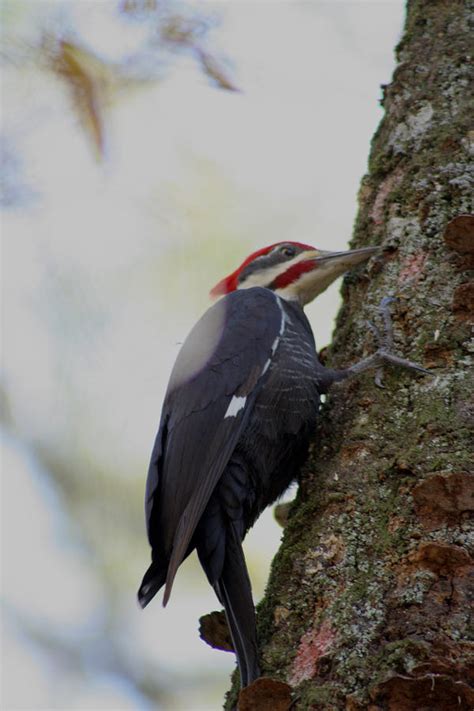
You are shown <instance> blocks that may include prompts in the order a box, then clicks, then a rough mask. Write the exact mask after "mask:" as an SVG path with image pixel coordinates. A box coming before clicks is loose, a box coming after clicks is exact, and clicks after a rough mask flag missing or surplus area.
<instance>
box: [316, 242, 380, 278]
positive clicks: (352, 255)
mask: <svg viewBox="0 0 474 711" xmlns="http://www.w3.org/2000/svg"><path fill="white" fill-rule="evenodd" d="M379 251H380V247H361V249H349V250H347V251H345V252H326V251H324V250H322V249H320V250H319V251H318V252H317V253H316V255H315V256H314V257H312V259H314V261H315V262H316V263H317V265H318V266H319V265H321V266H322V265H323V264H325V263H326V264H327V263H328V262H329V263H330V265H331V266H334V267H335V266H336V265H337V266H338V267H341V270H340V273H342V271H345V270H346V269H349V268H350V267H353V266H354V265H355V264H360V263H361V262H365V261H366V260H367V259H369V257H371V256H372V254H376V253H377V252H379ZM338 271H339V270H338Z"/></svg>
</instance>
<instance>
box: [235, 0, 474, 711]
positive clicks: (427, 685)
mask: <svg viewBox="0 0 474 711" xmlns="http://www.w3.org/2000/svg"><path fill="white" fill-rule="evenodd" d="M469 5H470V3H469V2H463V1H462V0H411V1H409V2H408V12H407V20H406V26H405V31H404V36H403V39H402V41H401V43H400V45H399V47H398V50H397V51H398V55H397V58H398V67H397V69H396V71H395V73H394V77H393V81H392V84H391V85H390V86H388V87H386V89H385V97H384V106H385V110H386V113H385V117H384V119H383V121H382V123H381V125H380V127H379V129H378V131H377V133H376V135H375V137H374V140H373V144H372V151H371V156H370V161H369V170H370V172H369V174H368V175H367V176H366V177H365V178H364V179H363V181H362V186H361V190H360V209H359V215H358V218H357V223H356V227H355V236H354V240H353V244H352V246H353V247H361V246H365V245H373V244H378V245H381V246H382V247H383V252H382V254H381V256H380V258H378V259H376V260H373V264H372V266H371V267H370V271H369V273H367V272H364V271H363V270H362V271H359V272H358V273H357V274H356V275H354V276H350V277H348V278H346V279H345V282H344V286H343V295H344V304H343V307H342V309H341V312H340V314H339V317H338V320H337V330H336V334H335V340H334V344H333V346H332V348H331V351H330V354H329V364H330V365H331V366H332V367H341V366H343V365H348V364H350V363H353V362H355V361H357V360H358V359H360V358H362V357H364V356H366V355H368V354H369V353H370V352H373V350H374V349H375V344H374V338H373V336H372V333H371V331H370V329H368V328H367V324H366V322H367V320H372V321H373V320H374V315H375V314H376V308H377V305H378V303H379V302H380V300H381V298H382V297H384V296H387V295H394V296H396V297H397V300H396V301H395V302H394V303H393V304H392V315H393V321H394V324H393V325H394V336H395V344H396V349H397V352H398V354H399V355H402V356H403V357H405V358H409V359H410V360H414V361H418V362H420V363H421V364H423V365H424V366H425V367H427V368H430V369H432V371H433V375H432V376H425V377H423V376H420V375H415V374H414V373H411V372H407V371H401V370H396V369H388V368H386V369H385V372H384V385H385V389H380V388H378V387H377V386H376V385H375V383H374V376H373V373H372V374H370V373H369V374H367V375H365V376H364V377H361V378H359V379H358V380H353V381H351V382H347V383H345V384H343V385H341V386H337V389H335V391H334V392H333V393H332V394H331V395H330V397H329V399H328V402H327V403H326V405H325V406H324V409H323V413H322V418H321V425H320V431H319V432H318V433H317V435H316V437H315V440H314V445H313V448H312V454H311V457H310V460H309V462H308V465H307V466H306V468H305V470H304V472H303V473H302V477H301V484H300V489H299V493H298V497H297V500H296V502H295V504H294V505H293V507H292V509H291V512H290V517H289V521H288V524H287V526H286V529H285V534H284V540H283V544H282V546H281V549H280V551H279V553H278V554H277V556H276V558H275V560H274V563H273V568H272V574H271V578H270V581H269V585H268V589H267V593H266V596H265V599H264V600H263V602H262V603H261V605H260V607H259V635H260V640H261V652H262V663H263V670H264V674H265V675H268V676H271V677H274V678H278V679H281V680H283V681H285V682H287V683H288V684H290V685H291V687H292V688H293V689H294V699H296V700H295V701H294V704H293V706H292V707H291V708H292V709H350V710H351V711H355V710H358V709H371V710H372V711H375V710H376V709H377V710H378V709H390V710H398V711H407V710H409V709H422V708H423V709H440V710H441V709H443V711H446V710H449V709H453V710H454V709H456V711H459V710H460V709H468V708H469V709H472V708H474V691H473V688H472V687H471V686H470V685H469V669H468V667H469V661H471V670H472V661H473V659H472V656H470V652H472V647H470V646H469V641H468V637H467V630H468V623H469V616H470V613H471V609H470V600H469V594H470V593H471V594H472V592H473V585H472V577H471V587H469V582H468V580H469V574H470V573H471V574H472V570H473V569H472V558H471V553H472V549H470V548H469V536H470V534H472V528H470V526H469V513H470V512H471V513H472V510H473V508H474V506H473V494H474V488H473V483H474V476H473V475H472V470H471V473H469V468H470V456H469V455H470V452H469V432H468V430H469V417H470V415H471V416H472V392H473V387H472V380H471V385H470V386H469V383H468V372H469V371H468V355H469V351H468V338H469V326H468V321H469V315H470V314H469V311H470V309H471V314H472V302H473V284H472V282H469V281H468V273H467V270H468V269H469V268H472V266H473V249H474V227H473V220H474V218H471V217H469V216H467V215H465V216H463V217H459V215H461V214H462V213H468V212H469V211H472V203H471V201H472V195H473V192H472V191H473V186H472V183H471V184H470V177H471V176H470V170H472V163H471V162H470V160H471V159H470V155H469V148H470V146H469V142H470V141H471V143H472V139H473V132H472V115H473V114H472V100H471V102H470V98H471V97H470V95H469V52H470V49H471V50H472V37H473V35H472V34H469V29H468V20H469V9H470V8H469ZM471 10H472V6H471ZM470 128H471V131H470ZM471 149H472V146H471ZM471 155H472V154H471ZM453 218H456V219H453ZM313 326H314V329H315V334H316V339H317V323H316V324H313ZM470 398H471V403H470V402H469V399H470ZM471 543H472V537H471ZM471 681H472V676H471ZM229 704H230V701H229ZM249 708H250V706H249ZM254 708H255V709H257V708H258V705H255V707H254ZM262 708H263V707H262ZM265 708H266V707H265ZM278 708H279V707H278V704H275V705H274V706H273V709H274V710H275V711H276V710H277V709H278ZM282 708H283V706H282Z"/></svg>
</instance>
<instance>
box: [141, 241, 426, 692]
mask: <svg viewBox="0 0 474 711" xmlns="http://www.w3.org/2000/svg"><path fill="white" fill-rule="evenodd" d="M377 251H378V249H377V248H376V247H366V248H363V249H355V250H351V251H347V252H326V251H322V250H317V249H315V248H314V247H310V246H308V245H305V244H300V243H296V242H282V243H278V244H274V245H271V246H269V247H265V248H264V249H261V250H259V251H258V252H254V253H253V254H251V255H250V256H249V257H248V258H247V259H246V260H245V261H244V262H243V264H241V266H240V267H239V268H238V269H237V270H236V271H235V272H233V273H232V274H230V275H229V276H228V277H226V278H225V279H223V280H222V281H220V282H219V283H218V284H217V285H216V286H215V287H214V289H213V290H212V292H211V294H212V295H213V296H219V295H223V298H222V299H221V300H220V301H218V302H217V303H216V304H214V306H212V307H211V308H210V309H208V311H206V313H205V314H204V316H202V318H201V319H200V320H199V321H198V323H197V324H196V325H195V326H194V328H193V329H192V331H191V333H190V334H189V336H188V338H187V339H186V341H185V343H184V345H183V347H182V348H181V351H180V353H179V355H178V358H177V360H176V363H175V365H174V368H173V371H172V373H171V378H170V382H169V385H168V389H167V392H166V396H165V400H164V404H163V409H162V413H161V422H160V428H159V431H158V435H157V437H156V441H155V446H154V448H153V453H152V457H151V463H150V468H149V472H148V479H147V486H146V501H145V509H146V522H147V531H148V538H149V541H150V545H151V548H152V563H151V565H150V567H149V568H148V570H147V572H146V573H145V576H144V578H143V582H142V584H141V586H140V589H139V592H138V599H139V602H140V605H141V606H142V607H145V605H147V604H148V603H149V602H150V600H151V599H152V598H153V596H154V595H155V594H156V593H157V592H158V590H159V589H160V588H161V587H162V586H163V585H165V591H164V598H163V605H166V603H167V602H168V599H169V596H170V593H171V588H172V585H173V581H174V578H175V575H176V571H177V570H178V567H179V566H180V564H181V563H182V562H183V560H184V559H185V558H186V557H187V556H188V555H189V554H190V553H191V552H192V551H193V550H194V549H196V550H197V554H198V556H199V560H200V562H201V565H202V567H203V569H204V571H205V573H206V575H207V578H208V580H209V582H210V584H211V585H212V587H213V588H214V590H215V592H216V595H217V597H218V598H219V600H220V602H221V603H222V605H223V606H224V608H225V613H226V617H227V621H228V625H229V629H230V632H231V635H232V640H233V644H234V649H235V652H236V655H237V661H238V665H239V669H240V676H241V683H242V686H246V685H248V684H250V683H251V682H252V681H254V680H255V679H256V678H257V677H258V676H259V675H260V670H259V663H258V651H257V637H256V628H255V610H254V605H253V601H252V592H251V586H250V580H249V576H248V572H247V567H246V564H245V559H244V555H243V551H242V540H243V538H244V536H245V534H246V533H247V531H248V529H249V528H250V527H251V526H252V525H253V523H254V522H255V520H256V519H257V517H258V516H259V515H260V513H261V512H262V511H263V509H264V508H265V507H266V506H268V505H269V504H271V503H272V502H273V501H275V500H276V499H277V498H278V497H279V496H280V495H281V494H282V493H283V492H284V491H285V489H286V488H287V487H288V486H289V484H290V483H291V482H292V481H293V480H294V479H295V478H296V476H297V474H298V471H299V469H300V467H301V465H302V463H303V461H304V460H305V458H306V455H307V451H308V444H309V440H310V437H311V434H312V433H313V431H314V428H315V423H316V420H317V417H318V410H319V403H320V395H321V394H322V393H325V392H326V391H327V390H328V388H329V386H330V385H331V384H332V383H334V382H335V381H338V380H343V379H345V378H346V377H348V376H350V375H352V374H357V373H359V372H361V371H363V370H366V369H367V368H369V367H377V366H380V365H381V364H382V363H383V362H390V363H394V364H396V365H403V366H407V367H414V368H416V369H417V370H420V371H423V372H426V371H424V369H422V368H421V367H419V366H416V365H415V364H412V363H409V362H408V361H404V360H402V359H400V358H397V357H396V356H392V355H391V354H390V353H388V352H387V351H386V350H382V349H379V351H377V352H376V353H375V354H374V355H373V356H370V357H369V358H366V359H365V360H363V361H361V362H360V363H358V364H356V365H354V366H352V367H350V368H347V369H345V370H339V371H336V370H331V369H328V368H325V367H324V366H323V365H321V363H320V362H319V360H318V356H317V353H316V347H315V342H314V337H313V333H312V331H311V326H310V324H309V321H308V319H307V318H306V316H305V314H304V312H303V306H304V305H305V304H307V303H308V302H310V301H312V300H313V299H314V298H315V297H316V296H317V295H318V294H320V293H321V292H322V291H324V290H325V289H326V288H327V287H328V286H329V284H331V282H333V281H334V279H336V277H338V276H339V275H341V274H342V273H343V272H345V271H347V269H349V268H350V267H352V266H353V265H355V264H359V263H360V262H363V261H366V260H367V259H369V257H370V256H371V255H373V254H375V252H377Z"/></svg>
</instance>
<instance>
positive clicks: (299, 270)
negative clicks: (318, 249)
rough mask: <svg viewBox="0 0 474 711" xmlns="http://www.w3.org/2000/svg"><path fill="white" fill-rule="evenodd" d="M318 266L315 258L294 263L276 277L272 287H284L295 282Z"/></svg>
mask: <svg viewBox="0 0 474 711" xmlns="http://www.w3.org/2000/svg"><path fill="white" fill-rule="evenodd" d="M315 268H316V263H315V261H314V259H308V260H306V261H304V262H298V264H293V266H292V267H290V268H289V269H287V270H286V272H283V274H279V275H278V276H277V278H276V279H274V280H273V282H272V283H271V284H270V289H284V288H285V286H288V285H289V284H293V283H294V282H295V281H298V279H299V278H300V277H301V276H302V275H303V274H306V273H307V272H312V271H313V270H314V269H315Z"/></svg>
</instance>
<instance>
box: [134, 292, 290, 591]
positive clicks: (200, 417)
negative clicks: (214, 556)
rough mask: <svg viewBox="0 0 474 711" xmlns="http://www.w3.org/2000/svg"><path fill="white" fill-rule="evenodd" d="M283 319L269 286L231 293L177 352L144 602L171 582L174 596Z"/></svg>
mask: <svg viewBox="0 0 474 711" xmlns="http://www.w3.org/2000/svg"><path fill="white" fill-rule="evenodd" d="M284 319H285V314H284V311H283V308H282V306H281V303H280V301H279V299H278V297H277V296H276V295H275V294H274V293H273V292H271V291H269V290H268V289H262V288H259V287H256V288H252V289H246V290H243V291H236V292H233V293H232V294H229V295H227V296H226V297H224V298H223V299H221V301H219V302H218V303H217V304H215V305H214V306H213V307H211V308H210V309H209V310H208V311H207V312H206V313H205V314H204V316H203V317H202V318H201V319H200V321H198V323H197V324H196V326H195V327H194V328H193V330H192V331H191V333H190V335H189V336H188V338H187V339H186V341H185V343H184V345H183V347H182V349H181V351H180V353H179V355H178V358H177V360H176V363H175V366H174V368H173V372H172V374H171V379H170V383H169V386H168V390H167V394H166V397H165V402H164V405H163V411H162V417H161V424H160V430H159V432H158V435H157V438H156V442H155V447H154V450H153V454H152V460H151V463H150V469H149V473H148V480H147V490H146V518H147V529H148V536H149V540H150V544H151V546H152V549H153V561H154V563H153V564H152V567H151V568H150V570H149V573H148V574H147V575H148V578H147V576H145V580H144V583H145V581H147V586H145V585H142V589H141V591H140V594H139V595H140V599H141V602H142V604H147V602H149V600H150V599H151V598H152V597H153V595H154V594H155V593H156V592H157V590H158V589H159V587H161V585H162V584H163V582H164V579H165V578H166V589H165V596H164V600H163V603H164V604H166V602H167V600H168V598H169V594H170V592H171V587H172V584H173V580H174V577H175V574H176V571H177V569H178V567H179V565H180V564H181V562H182V561H183V559H184V558H185V557H186V555H187V554H188V553H189V547H190V543H191V539H192V536H193V534H194V531H195V529H196V526H197V524H198V522H199V519H200V517H201V516H202V513H203V511H204V509H205V507H206V505H207V503H208V501H209V497H210V496H211V494H212V492H213V490H214V488H215V486H216V484H217V482H218V480H219V478H220V477H221V475H222V472H223V470H224V468H225V466H226V464H227V463H228V461H229V458H230V457H231V455H232V452H233V450H234V449H235V446H236V444H237V441H238V439H239V436H240V434H241V432H242V429H243V427H244V426H245V424H246V422H247V419H248V417H249V414H250V413H251V411H252V408H253V404H254V402H255V397H256V395H257V393H258V391H259V389H260V387H261V386H262V384H263V382H264V381H265V378H266V374H267V371H268V369H269V366H270V363H271V360H272V358H273V356H274V354H275V352H276V350H277V347H278V343H279V338H280V336H281V334H282V332H283V328H284ZM152 568H154V569H153V570H152ZM150 578H151V580H152V582H153V583H154V584H153V585H152V584H150ZM145 587H146V589H145ZM150 593H151V594H150Z"/></svg>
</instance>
